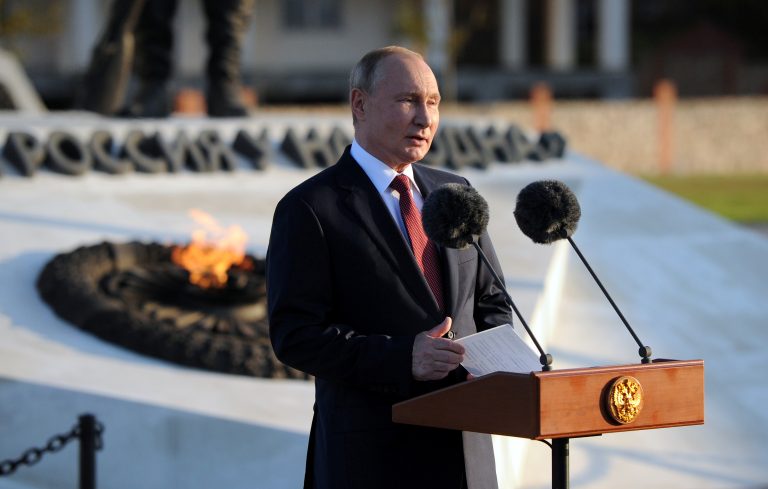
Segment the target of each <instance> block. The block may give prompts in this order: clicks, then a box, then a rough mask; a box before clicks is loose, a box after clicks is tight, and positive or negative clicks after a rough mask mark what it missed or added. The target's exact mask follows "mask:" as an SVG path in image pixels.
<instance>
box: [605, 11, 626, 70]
mask: <svg viewBox="0 0 768 489" xmlns="http://www.w3.org/2000/svg"><path fill="white" fill-rule="evenodd" d="M629 30H630V26H629V0H598V2H597V63H598V68H599V69H600V70H602V71H626V70H628V69H629Z"/></svg>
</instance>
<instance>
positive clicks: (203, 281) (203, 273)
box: [171, 209, 252, 289]
mask: <svg viewBox="0 0 768 489" xmlns="http://www.w3.org/2000/svg"><path fill="white" fill-rule="evenodd" d="M188 213H189V216H190V217H191V218H192V219H193V220H194V221H195V222H197V223H198V224H199V225H200V226H201V227H200V228H198V229H195V230H194V231H193V232H192V242H191V243H189V244H188V245H187V246H184V247H181V246H176V247H174V249H173V252H172V253H171V260H172V261H173V262H174V263H176V264H177V265H179V266H181V267H184V268H186V269H187V271H189V281H190V282H192V283H193V284H195V285H198V286H199V287H202V288H205V289H207V288H222V287H224V286H225V285H226V283H227V272H228V270H229V269H230V268H231V267H232V266H240V267H241V268H245V269H249V268H250V267H251V266H252V263H251V262H250V260H249V259H247V257H246V256H245V244H246V243H247V242H248V235H247V234H246V233H245V231H243V228H241V227H240V226H238V225H232V226H229V227H227V228H223V227H222V226H220V225H219V223H218V222H216V219H214V218H213V217H212V216H211V215H210V214H207V213H205V212H203V211H201V210H198V209H190V210H189V212H188Z"/></svg>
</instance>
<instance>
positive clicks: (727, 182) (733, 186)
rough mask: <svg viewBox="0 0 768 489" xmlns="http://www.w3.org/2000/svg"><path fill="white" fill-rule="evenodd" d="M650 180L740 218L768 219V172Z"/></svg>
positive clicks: (711, 209)
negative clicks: (767, 173)
mask: <svg viewBox="0 0 768 489" xmlns="http://www.w3.org/2000/svg"><path fill="white" fill-rule="evenodd" d="M644 179H645V180H646V181H647V182H649V183H652V184H654V185H656V186H658V187H661V188H663V189H665V190H667V191H669V192H672V193H674V194H677V195H679V196H680V197H682V198H684V199H686V200H689V201H691V202H693V203H695V204H697V205H700V206H701V207H704V208H705V209H709V210H710V211H712V212H715V213H717V214H720V215H722V216H723V217H726V218H728V219H733V220H735V221H739V222H768V175H691V176H654V177H645V178H644Z"/></svg>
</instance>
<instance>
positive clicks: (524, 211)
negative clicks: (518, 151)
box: [515, 180, 581, 244]
mask: <svg viewBox="0 0 768 489" xmlns="http://www.w3.org/2000/svg"><path fill="white" fill-rule="evenodd" d="M580 217H581V207H580V206H579V201H578V200H576V196H575V195H574V194H573V192H572V191H571V189H569V188H568V186H566V185H565V184H564V183H563V182H560V181H558V180H540V181H538V182H533V183H531V184H528V185H527V186H526V187H525V188H524V189H523V190H521V191H520V193H519V194H518V195H517V206H516V207H515V220H516V221H517V225H518V226H519V227H520V230H521V231H522V232H523V234H525V235H526V236H528V237H529V238H531V239H532V240H533V242H534V243H540V244H549V243H552V242H553V241H557V240H560V239H565V238H568V237H570V236H571V235H572V234H573V233H574V232H575V231H576V226H577V225H578V223H579V218H580Z"/></svg>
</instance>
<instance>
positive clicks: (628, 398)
mask: <svg viewBox="0 0 768 489" xmlns="http://www.w3.org/2000/svg"><path fill="white" fill-rule="evenodd" d="M605 403H606V407H607V408H608V412H609V413H611V417H612V418H613V419H614V420H615V421H616V422H618V423H621V424H629V423H631V422H633V421H634V420H635V419H636V418H637V416H638V414H640V410H641V409H643V386H641V385H640V382H638V380H637V379H636V378H634V377H629V376H626V377H619V378H617V379H616V380H614V381H613V383H612V384H611V386H610V387H609V388H608V392H607V393H606V397H605Z"/></svg>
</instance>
